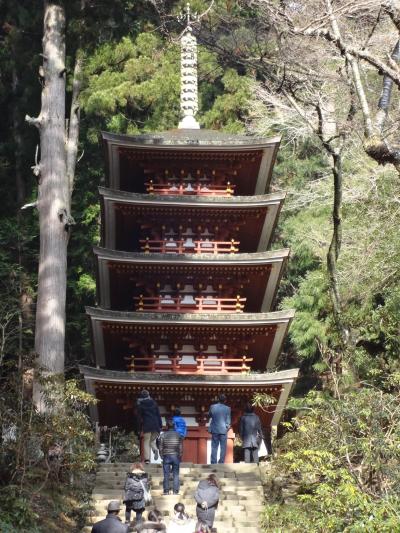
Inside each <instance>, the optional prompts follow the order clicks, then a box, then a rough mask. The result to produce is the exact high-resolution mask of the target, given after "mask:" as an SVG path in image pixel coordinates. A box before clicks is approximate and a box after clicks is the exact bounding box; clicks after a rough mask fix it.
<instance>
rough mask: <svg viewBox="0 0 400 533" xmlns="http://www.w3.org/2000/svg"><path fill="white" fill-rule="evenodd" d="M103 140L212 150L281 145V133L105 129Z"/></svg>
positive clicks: (131, 144) (135, 146)
mask: <svg viewBox="0 0 400 533" xmlns="http://www.w3.org/2000/svg"><path fill="white" fill-rule="evenodd" d="M101 136H102V139H103V142H105V143H108V142H113V143H114V144H121V146H124V147H131V148H149V147H151V148H152V149H161V150H165V149H167V150H168V149H173V150H176V149H182V150H184V149H188V150H193V148H203V149H210V150H218V149H222V150H240V149H243V150H247V149H249V148H264V147H269V146H273V145H279V143H280V141H281V137H279V136H276V137H270V138H263V137H252V136H250V135H238V134H232V133H226V132H221V131H216V130H206V129H200V130H190V129H175V130H169V131H164V132H160V133H147V134H141V135H125V134H121V133H110V132H107V131H102V132H101Z"/></svg>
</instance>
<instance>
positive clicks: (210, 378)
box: [79, 365, 299, 386]
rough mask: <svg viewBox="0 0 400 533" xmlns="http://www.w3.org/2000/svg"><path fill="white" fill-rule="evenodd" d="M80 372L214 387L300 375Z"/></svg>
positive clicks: (97, 376)
mask: <svg viewBox="0 0 400 533" xmlns="http://www.w3.org/2000/svg"><path fill="white" fill-rule="evenodd" d="M79 371H80V372H81V374H83V375H84V376H85V378H89V379H97V380H100V381H101V380H102V381H117V382H121V381H123V382H126V383H130V382H143V381H151V382H152V383H165V382H168V383H171V384H173V383H174V382H176V383H182V382H185V381H190V384H191V385H192V384H193V385H194V386H195V385H196V384H199V385H203V384H205V383H207V382H212V383H213V384H214V385H215V384H217V383H221V384H224V385H226V384H232V385H237V384H242V383H246V382H247V383H249V382H250V383H251V384H253V385H263V384H267V385H268V384H269V385H275V384H280V383H288V382H289V383H290V382H293V381H294V380H295V379H296V378H297V377H298V375H299V369H298V368H293V369H290V370H280V371H278V372H264V373H262V374H231V375H229V374H228V375H226V374H225V375H219V374H208V375H204V374H195V375H190V376H188V375H185V374H177V375H174V374H164V373H163V374H160V373H155V372H124V371H120V370H105V369H101V368H94V367H91V366H86V365H79Z"/></svg>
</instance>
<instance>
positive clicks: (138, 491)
mask: <svg viewBox="0 0 400 533" xmlns="http://www.w3.org/2000/svg"><path fill="white" fill-rule="evenodd" d="M143 498H144V489H143V485H142V483H141V482H140V481H139V480H138V479H137V478H134V477H131V476H129V477H128V479H127V480H126V484H125V499H126V500H134V501H140V500H143Z"/></svg>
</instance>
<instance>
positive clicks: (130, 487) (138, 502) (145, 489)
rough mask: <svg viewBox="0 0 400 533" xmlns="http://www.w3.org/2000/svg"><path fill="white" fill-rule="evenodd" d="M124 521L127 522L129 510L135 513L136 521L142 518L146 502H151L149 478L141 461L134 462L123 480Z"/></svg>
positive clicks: (128, 520) (129, 518)
mask: <svg viewBox="0 0 400 533" xmlns="http://www.w3.org/2000/svg"><path fill="white" fill-rule="evenodd" d="M124 489H125V495H124V504H125V506H126V509H125V523H126V524H129V523H130V520H131V512H132V511H135V513H136V523H138V522H140V521H141V520H142V514H143V511H144V509H145V506H146V504H149V503H150V502H151V495H150V480H149V476H148V474H147V473H146V472H145V471H144V468H143V465H142V464H141V463H134V464H133V465H132V468H131V471H130V472H128V474H127V476H126V481H125V487H124Z"/></svg>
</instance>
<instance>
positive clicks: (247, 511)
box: [83, 463, 263, 533]
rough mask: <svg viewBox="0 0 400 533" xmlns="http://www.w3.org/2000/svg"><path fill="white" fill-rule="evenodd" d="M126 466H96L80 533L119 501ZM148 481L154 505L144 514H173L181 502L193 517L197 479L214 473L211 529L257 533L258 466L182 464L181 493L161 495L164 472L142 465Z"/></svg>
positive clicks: (222, 532)
mask: <svg viewBox="0 0 400 533" xmlns="http://www.w3.org/2000/svg"><path fill="white" fill-rule="evenodd" d="M130 466H131V465H130V464H129V463H108V464H101V465H99V467H98V471H97V476H96V482H95V486H94V489H93V493H92V511H90V512H89V514H88V518H87V523H86V526H85V527H84V529H83V533H90V531H91V527H92V524H93V523H94V522H96V521H98V520H100V519H101V518H104V516H105V514H106V507H107V505H108V503H109V502H110V501H111V500H116V499H120V500H121V502H122V498H123V492H124V490H123V489H124V483H125V478H126V473H127V472H128V471H129V468H130ZM145 470H146V472H148V474H149V476H150V478H151V487H152V488H151V493H152V497H153V504H152V505H150V506H149V507H147V509H146V513H147V512H148V511H149V510H150V509H153V508H157V509H158V510H159V511H161V512H162V514H163V515H164V516H165V518H166V521H168V517H169V516H171V515H172V514H173V508H174V505H175V504H176V503H178V502H182V503H183V504H184V505H185V508H186V512H187V513H189V515H191V516H193V517H194V518H195V517H196V502H195V500H194V493H195V490H196V487H197V485H198V482H199V481H200V479H204V478H206V477H207V476H208V475H209V474H211V473H215V474H216V476H217V477H218V479H219V480H220V482H221V485H222V487H221V492H220V502H219V506H218V509H217V513H216V518H215V522H214V528H216V530H217V532H218V533H228V532H233V533H260V532H261V528H260V525H259V523H260V514H261V511H262V510H263V487H262V482H261V474H260V469H259V467H258V465H256V464H245V463H234V464H217V465H196V464H192V463H181V469H180V478H181V488H180V494H179V495H175V494H171V495H169V496H165V495H163V485H162V481H163V473H162V467H161V465H156V464H151V465H146V466H145Z"/></svg>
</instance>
